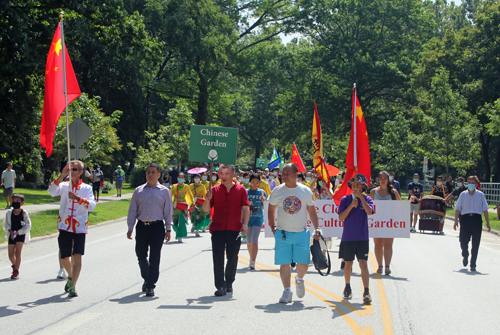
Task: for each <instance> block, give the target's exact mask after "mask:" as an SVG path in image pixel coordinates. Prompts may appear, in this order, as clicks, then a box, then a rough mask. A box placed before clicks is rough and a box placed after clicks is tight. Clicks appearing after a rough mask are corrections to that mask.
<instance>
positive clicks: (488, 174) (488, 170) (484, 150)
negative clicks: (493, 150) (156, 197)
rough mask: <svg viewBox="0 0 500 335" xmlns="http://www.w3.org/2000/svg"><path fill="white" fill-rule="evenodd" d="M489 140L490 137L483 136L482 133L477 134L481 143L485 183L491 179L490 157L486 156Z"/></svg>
mask: <svg viewBox="0 0 500 335" xmlns="http://www.w3.org/2000/svg"><path fill="white" fill-rule="evenodd" d="M490 140H491V136H490V135H486V138H485V135H483V132H480V133H479V142H480V143H481V156H482V157H483V161H484V168H485V170H486V171H485V173H484V180H485V181H486V182H488V183H489V182H490V177H491V165H490V157H489V155H488V152H489V148H490Z"/></svg>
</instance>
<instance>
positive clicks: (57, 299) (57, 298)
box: [18, 293, 71, 308]
mask: <svg viewBox="0 0 500 335" xmlns="http://www.w3.org/2000/svg"><path fill="white" fill-rule="evenodd" d="M70 301H71V298H68V297H67V294H66V293H63V294H56V295H53V296H52V297H47V298H42V299H38V300H36V301H32V302H24V303H22V304H18V306H23V307H28V308H33V307H38V306H42V305H48V304H58V303H61V302H70Z"/></svg>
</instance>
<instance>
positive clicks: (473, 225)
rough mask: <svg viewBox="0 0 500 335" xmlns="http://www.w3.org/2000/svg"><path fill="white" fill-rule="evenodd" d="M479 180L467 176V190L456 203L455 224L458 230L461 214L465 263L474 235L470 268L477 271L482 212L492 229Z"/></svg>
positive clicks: (461, 235) (465, 262) (464, 263)
mask: <svg viewBox="0 0 500 335" xmlns="http://www.w3.org/2000/svg"><path fill="white" fill-rule="evenodd" d="M477 182H478V180H477V177H476V176H470V177H469V178H467V183H468V184H467V188H468V191H467V192H462V193H461V194H460V196H459V197H458V200H457V203H456V204H455V224H454V225H453V229H455V230H457V225H458V218H459V216H460V247H461V248H462V257H463V265H464V266H467V264H468V262H469V241H470V240H471V237H472V249H471V258H470V270H471V271H476V259H477V252H478V250H479V244H480V243H481V234H482V232H483V222H482V220H481V213H482V214H484V218H485V220H486V227H488V231H491V227H490V218H489V216H488V203H487V202H486V198H485V197H484V193H483V192H481V191H479V190H476V184H477Z"/></svg>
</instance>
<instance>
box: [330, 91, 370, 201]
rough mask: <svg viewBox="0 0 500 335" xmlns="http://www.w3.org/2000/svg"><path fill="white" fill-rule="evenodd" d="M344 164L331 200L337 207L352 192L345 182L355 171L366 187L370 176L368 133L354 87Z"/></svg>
mask: <svg viewBox="0 0 500 335" xmlns="http://www.w3.org/2000/svg"><path fill="white" fill-rule="evenodd" d="M345 162H346V163H345V166H346V168H347V171H346V174H345V177H344V183H343V184H342V186H341V187H340V189H339V190H338V191H337V192H336V193H335V195H334V196H333V200H335V203H336V204H337V205H338V204H340V200H341V199H342V197H343V196H345V195H348V194H351V193H352V190H351V189H350V188H349V186H347V182H348V181H349V180H351V178H352V177H354V175H355V174H356V169H357V173H361V174H363V175H364V176H365V177H366V178H367V179H368V185H370V179H371V174H372V170H371V161H370V144H369V142H368V131H367V130H366V123H365V117H364V115H363V111H362V110H361V105H360V104H359V100H358V97H357V95H356V87H354V92H353V106H352V124H351V139H350V141H349V148H348V149H347V156H346V159H345Z"/></svg>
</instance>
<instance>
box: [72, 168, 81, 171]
mask: <svg viewBox="0 0 500 335" xmlns="http://www.w3.org/2000/svg"><path fill="white" fill-rule="evenodd" d="M71 170H73V171H79V170H80V169H79V168H72V169H71Z"/></svg>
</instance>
